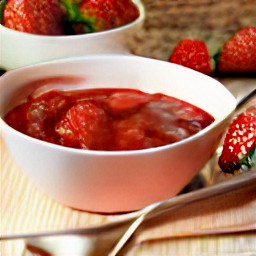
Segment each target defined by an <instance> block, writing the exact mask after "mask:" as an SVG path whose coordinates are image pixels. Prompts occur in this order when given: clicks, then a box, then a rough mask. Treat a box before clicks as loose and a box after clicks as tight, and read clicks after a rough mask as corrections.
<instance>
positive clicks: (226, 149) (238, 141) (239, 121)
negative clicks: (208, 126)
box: [219, 106, 256, 173]
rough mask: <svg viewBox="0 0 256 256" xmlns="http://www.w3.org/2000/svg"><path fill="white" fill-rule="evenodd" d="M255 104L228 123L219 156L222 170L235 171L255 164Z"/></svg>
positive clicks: (246, 168)
mask: <svg viewBox="0 0 256 256" xmlns="http://www.w3.org/2000/svg"><path fill="white" fill-rule="evenodd" d="M255 148H256V106H251V107H249V108H248V109H246V111H244V112H243V113H241V114H240V115H238V116H237V117H236V118H235V119H234V120H233V121H232V122H231V124H230V126H229V128H228V131H227V134H226V136H225V139H224V143H223V150H222V153H221V156H220V158H219V166H220V168H221V170H222V171H223V172H227V173H235V172H236V171H238V170H239V169H240V168H242V169H243V170H248V169H250V168H251V167H253V166H255V165H256V150H255Z"/></svg>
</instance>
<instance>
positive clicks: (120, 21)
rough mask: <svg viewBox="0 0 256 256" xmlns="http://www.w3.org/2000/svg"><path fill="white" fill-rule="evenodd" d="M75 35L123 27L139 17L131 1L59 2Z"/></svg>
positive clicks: (91, 0) (89, 0) (82, 0)
mask: <svg viewBox="0 0 256 256" xmlns="http://www.w3.org/2000/svg"><path fill="white" fill-rule="evenodd" d="M60 3H61V4H62V5H63V6H64V8H65V10H66V14H67V17H68V18H67V23H68V25H69V26H70V25H71V26H70V31H71V32H72V30H73V33H75V34H82V33H89V32H98V31H102V30H107V29H111V28H116V27H119V26H122V25H125V24H127V23H129V22H131V21H133V20H135V19H136V18H137V17H138V16H139V11H138V8H137V7H136V5H135V4H134V3H133V2H132V1H131V0H60Z"/></svg>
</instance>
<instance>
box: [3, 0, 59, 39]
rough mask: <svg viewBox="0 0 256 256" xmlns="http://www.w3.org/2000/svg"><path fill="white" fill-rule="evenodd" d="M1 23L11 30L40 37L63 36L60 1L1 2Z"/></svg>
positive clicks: (11, 0) (18, 0) (28, 0)
mask: <svg viewBox="0 0 256 256" xmlns="http://www.w3.org/2000/svg"><path fill="white" fill-rule="evenodd" d="M1 13H2V15H1V16H2V18H1V23H2V24H3V25H4V26H6V27H8V28H11V29H14V30H18V31H22V32H27V33H32V34H40V35H62V34H63V27H62V18H63V11H62V9H61V7H60V5H59V2H58V0H40V1H38V0H7V1H3V2H1Z"/></svg>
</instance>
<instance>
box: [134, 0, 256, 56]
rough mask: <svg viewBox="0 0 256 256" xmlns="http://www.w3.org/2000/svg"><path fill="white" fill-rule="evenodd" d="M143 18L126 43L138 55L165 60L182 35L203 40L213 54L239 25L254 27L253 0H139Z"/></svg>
mask: <svg viewBox="0 0 256 256" xmlns="http://www.w3.org/2000/svg"><path fill="white" fill-rule="evenodd" d="M141 1H142V3H143V4H144V6H145V10H146V19H145V23H144V26H143V28H142V31H140V32H139V33H138V34H137V35H136V36H135V38H133V39H132V40H131V42H129V43H130V44H131V47H132V52H133V53H134V54H137V55H141V56H146V57H151V58H156V59H161V60H167V59H168V58H169V56H170V54H171V52H172V50H173V48H174V46H175V45H176V44H177V43H178V42H179V41H180V40H181V39H184V38H192V39H200V40H203V41H205V42H206V44H207V46H208V48H209V50H210V52H212V53H216V51H218V49H220V48H221V46H222V45H223V43H224V42H225V41H226V40H227V39H228V38H229V37H230V36H231V35H233V33H234V32H235V31H236V30H238V29H239V28H242V27H246V26H256V0H176V1H175V0H141Z"/></svg>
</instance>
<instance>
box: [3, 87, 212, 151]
mask: <svg viewBox="0 0 256 256" xmlns="http://www.w3.org/2000/svg"><path fill="white" fill-rule="evenodd" d="M4 119H5V121H6V122H7V123H8V124H9V125H10V126H12V127H13V128H14V129H16V130H18V131H20V132H22V133H24V134H27V135H29V136H32V137H34V138H37V139H40V140H44V141H47V142H51V143H55V144H58V145H63V146H66V147H72V148H79V149H92V150H107V151H112V150H133V149H145V148H152V147H158V146H162V145H167V144H171V143H174V142H177V141H180V140H183V139H185V138H187V137H189V136H191V135H193V134H195V133H197V132H199V131H200V130H202V129H204V128H205V127H206V126H208V125H210V124H211V123H212V122H213V121H214V118H213V117H212V116H211V115H210V114H208V113H206V112H205V111H203V110H202V109H199V108H197V107H196V106H194V105H191V104H189V103H187V102H184V101H181V100H179V99H177V98H174V97H170V96H166V95H163V94H160V93H156V94H148V93H144V92H142V91H139V90H134V89H120V88H118V89H117V88H113V89H87V90H83V91H49V92H46V93H44V94H42V95H40V96H37V97H36V98H33V97H32V96H29V97H28V98H27V100H26V102H24V103H22V104H21V105H19V106H17V107H15V108H14V109H13V110H11V111H10V112H9V113H7V115H6V116H5V118H4Z"/></svg>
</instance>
